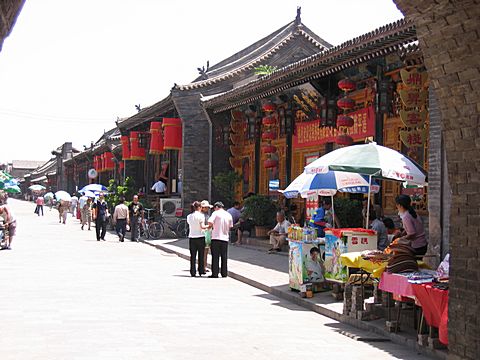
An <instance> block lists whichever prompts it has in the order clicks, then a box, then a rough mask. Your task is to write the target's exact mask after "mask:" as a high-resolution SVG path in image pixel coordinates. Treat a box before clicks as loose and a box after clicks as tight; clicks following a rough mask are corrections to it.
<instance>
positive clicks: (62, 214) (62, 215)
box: [58, 200, 70, 225]
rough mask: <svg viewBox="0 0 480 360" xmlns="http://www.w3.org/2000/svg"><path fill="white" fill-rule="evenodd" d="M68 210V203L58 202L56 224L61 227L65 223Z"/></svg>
mask: <svg viewBox="0 0 480 360" xmlns="http://www.w3.org/2000/svg"><path fill="white" fill-rule="evenodd" d="M69 210H70V202H69V201H64V200H60V202H59V204H58V222H59V223H60V224H61V223H63V225H65V224H66V223H67V215H68V212H69Z"/></svg>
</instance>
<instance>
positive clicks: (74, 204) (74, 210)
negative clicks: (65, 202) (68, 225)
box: [70, 194, 78, 217]
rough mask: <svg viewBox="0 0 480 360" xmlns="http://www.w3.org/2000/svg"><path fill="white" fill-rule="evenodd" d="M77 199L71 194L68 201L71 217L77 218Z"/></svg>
mask: <svg viewBox="0 0 480 360" xmlns="http://www.w3.org/2000/svg"><path fill="white" fill-rule="evenodd" d="M77 205H78V197H77V196H76V195H75V194H72V200H71V201H70V212H71V213H72V215H73V216H75V217H76V216H77Z"/></svg>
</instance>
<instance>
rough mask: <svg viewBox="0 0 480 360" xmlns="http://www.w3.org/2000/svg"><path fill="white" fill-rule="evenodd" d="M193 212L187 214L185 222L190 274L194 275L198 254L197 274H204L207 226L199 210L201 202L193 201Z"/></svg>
mask: <svg viewBox="0 0 480 360" xmlns="http://www.w3.org/2000/svg"><path fill="white" fill-rule="evenodd" d="M192 207H193V212H192V213H191V214H189V215H188V216H187V223H188V227H189V232H188V238H189V247H190V275H191V276H192V277H195V276H196V270H195V262H196V260H197V254H198V274H199V275H200V276H202V275H205V263H204V253H205V233H204V230H205V229H207V228H208V226H207V225H206V224H205V215H204V214H203V213H202V212H200V209H201V207H202V206H201V204H200V202H199V201H195V202H194V203H193V204H192Z"/></svg>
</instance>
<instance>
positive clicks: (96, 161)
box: [93, 156, 98, 172]
mask: <svg viewBox="0 0 480 360" xmlns="http://www.w3.org/2000/svg"><path fill="white" fill-rule="evenodd" d="M93 168H94V169H95V171H96V172H98V160H97V157H96V156H94V157H93Z"/></svg>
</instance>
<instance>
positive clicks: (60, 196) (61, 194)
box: [55, 190, 72, 201]
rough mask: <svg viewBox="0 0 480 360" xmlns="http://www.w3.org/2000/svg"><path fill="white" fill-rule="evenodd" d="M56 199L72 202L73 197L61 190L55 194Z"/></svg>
mask: <svg viewBox="0 0 480 360" xmlns="http://www.w3.org/2000/svg"><path fill="white" fill-rule="evenodd" d="M55 198H56V199H57V201H71V200H72V197H71V196H70V194H69V193H68V192H66V191H63V190H60V191H57V192H56V193H55Z"/></svg>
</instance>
